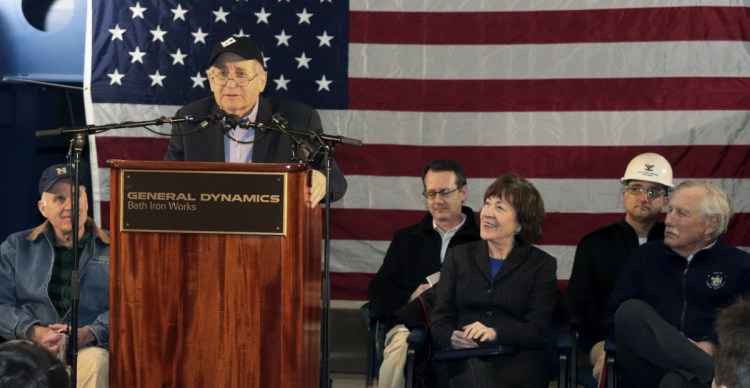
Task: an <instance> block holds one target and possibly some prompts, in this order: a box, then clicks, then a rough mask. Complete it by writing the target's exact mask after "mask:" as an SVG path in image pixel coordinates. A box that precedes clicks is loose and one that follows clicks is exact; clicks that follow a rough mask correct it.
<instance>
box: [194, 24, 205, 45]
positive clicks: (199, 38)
mask: <svg viewBox="0 0 750 388" xmlns="http://www.w3.org/2000/svg"><path fill="white" fill-rule="evenodd" d="M190 35H192V36H193V37H195V39H194V40H193V43H198V42H201V43H203V44H205V43H206V37H207V36H208V34H206V33H205V32H203V30H202V29H201V28H200V27H198V31H195V32H191V33H190Z"/></svg>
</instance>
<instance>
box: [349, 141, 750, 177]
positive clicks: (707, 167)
mask: <svg viewBox="0 0 750 388" xmlns="http://www.w3.org/2000/svg"><path fill="white" fill-rule="evenodd" d="M642 152H656V153H659V154H661V155H663V156H664V157H665V158H667V160H669V161H670V163H671V164H672V168H673V169H674V171H675V176H676V177H690V178H712V179H719V178H734V179H741V178H745V179H746V178H750V145H691V146H616V147H595V146H588V147H586V146H508V147H480V146H407V145H392V144H367V145H364V146H362V147H357V148H355V147H339V148H337V149H336V162H337V163H338V164H339V166H341V169H342V171H343V172H344V173H345V174H348V175H376V176H412V177H419V176H421V173H422V166H425V165H427V164H428V163H430V162H431V161H433V160H436V159H454V160H456V161H458V162H459V163H461V165H463V166H464V169H465V170H466V175H467V176H469V177H471V178H494V177H496V176H498V175H499V174H500V173H502V172H505V171H513V172H516V173H518V174H520V175H521V176H523V177H526V178H554V179H563V178H570V179H596V178H599V179H604V178H606V179H619V178H620V177H621V176H622V172H623V171H625V167H626V166H627V164H628V162H629V161H630V159H631V158H632V157H633V155H638V154H640V153H642ZM372 161H377V163H373V162H372ZM488 161H491V162H488ZM404 166H412V167H404Z"/></svg>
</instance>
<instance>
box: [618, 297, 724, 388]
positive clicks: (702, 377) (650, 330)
mask: <svg viewBox="0 0 750 388" xmlns="http://www.w3.org/2000/svg"><path fill="white" fill-rule="evenodd" d="M615 342H616V343H617V355H616V366H617V372H618V374H622V375H623V382H624V383H625V384H627V385H628V386H630V385H633V386H636V387H659V388H670V387H710V386H711V380H712V379H713V373H714V361H713V357H711V356H710V355H708V354H707V353H706V352H704V351H703V350H702V349H701V348H699V347H698V346H696V345H695V344H694V343H692V342H691V341H690V340H689V339H688V338H687V337H685V336H684V335H683V334H682V333H680V332H679V331H677V329H676V328H674V327H673V326H672V325H670V324H668V323H667V322H665V321H664V320H663V319H662V318H661V317H660V316H659V314H658V313H657V312H656V310H654V309H653V308H652V307H651V306H650V305H648V304H647V303H645V302H643V301H641V300H637V299H631V300H628V301H626V302H624V303H623V304H622V305H620V308H619V309H617V312H616V313H615Z"/></svg>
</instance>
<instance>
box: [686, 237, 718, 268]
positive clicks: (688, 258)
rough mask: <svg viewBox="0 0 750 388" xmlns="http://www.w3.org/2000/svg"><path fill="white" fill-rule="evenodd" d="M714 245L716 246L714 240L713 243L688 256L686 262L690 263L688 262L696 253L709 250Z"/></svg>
mask: <svg viewBox="0 0 750 388" xmlns="http://www.w3.org/2000/svg"><path fill="white" fill-rule="evenodd" d="M714 245H716V240H715V239H714V241H713V242H712V243H711V244H708V245H706V246H705V247H703V248H701V249H698V250H697V251H695V252H693V253H691V254H689V255H688V257H687V262H688V263H690V260H693V256H695V254H696V253H698V252H700V251H705V250H706V249H711V247H712V246H714Z"/></svg>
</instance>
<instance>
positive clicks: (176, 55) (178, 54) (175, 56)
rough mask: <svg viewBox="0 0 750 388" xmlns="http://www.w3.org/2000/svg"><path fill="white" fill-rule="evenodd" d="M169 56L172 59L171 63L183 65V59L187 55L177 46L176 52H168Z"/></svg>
mask: <svg viewBox="0 0 750 388" xmlns="http://www.w3.org/2000/svg"><path fill="white" fill-rule="evenodd" d="M169 56H171V57H172V59H173V61H172V65H176V64H178V63H179V64H180V65H183V66H184V65H185V61H184V59H185V58H186V57H187V55H185V54H183V53H182V51H181V50H180V49H179V48H178V49H177V52H176V53H174V54H169Z"/></svg>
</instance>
